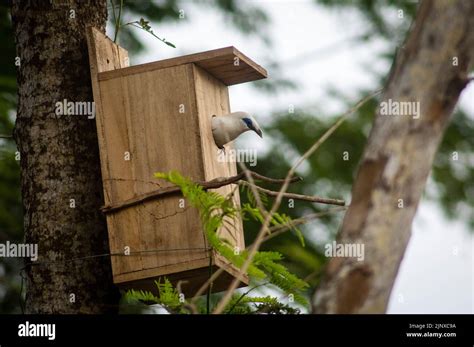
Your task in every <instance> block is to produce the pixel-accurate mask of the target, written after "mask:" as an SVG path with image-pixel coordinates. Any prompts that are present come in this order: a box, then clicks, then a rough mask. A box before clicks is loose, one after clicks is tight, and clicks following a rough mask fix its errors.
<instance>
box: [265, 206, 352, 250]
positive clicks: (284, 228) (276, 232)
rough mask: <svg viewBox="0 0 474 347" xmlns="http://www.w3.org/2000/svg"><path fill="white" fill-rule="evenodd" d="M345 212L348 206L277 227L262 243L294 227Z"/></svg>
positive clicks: (313, 214)
mask: <svg viewBox="0 0 474 347" xmlns="http://www.w3.org/2000/svg"><path fill="white" fill-rule="evenodd" d="M345 210H347V207H346V206H339V207H333V208H330V209H328V210H327V211H323V212H317V213H310V214H308V215H306V216H304V217H301V218H297V219H293V220H292V221H291V223H288V224H283V225H276V226H274V227H271V228H270V229H269V235H267V236H265V237H264V239H263V240H262V243H263V242H266V241H268V240H270V239H272V238H274V237H276V236H279V235H281V234H283V233H285V232H287V231H288V230H290V229H292V228H293V227H295V226H297V225H301V224H306V223H308V222H309V221H311V220H313V219H317V218H321V217H324V216H327V215H329V214H331V213H333V212H340V211H345Z"/></svg>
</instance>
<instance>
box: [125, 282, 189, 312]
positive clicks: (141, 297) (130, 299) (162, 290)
mask: <svg viewBox="0 0 474 347" xmlns="http://www.w3.org/2000/svg"><path fill="white" fill-rule="evenodd" d="M155 285H156V287H157V290H158V296H155V295H153V293H151V292H146V291H143V290H134V289H131V290H129V291H127V292H126V293H125V295H124V297H123V301H124V303H125V304H128V305H134V304H137V303H143V304H146V305H161V306H163V308H165V309H166V310H168V312H171V313H186V310H185V309H184V300H180V297H179V292H178V290H177V289H176V288H174V287H173V285H172V284H171V282H170V281H169V280H168V279H167V278H165V279H164V281H163V283H160V282H159V281H155Z"/></svg>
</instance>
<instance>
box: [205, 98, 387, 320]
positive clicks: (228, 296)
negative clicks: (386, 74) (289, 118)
mask: <svg viewBox="0 0 474 347" xmlns="http://www.w3.org/2000/svg"><path fill="white" fill-rule="evenodd" d="M381 91H382V90H377V91H375V92H374V93H372V94H370V95H368V96H366V97H365V98H363V99H362V100H360V101H359V102H358V103H357V104H356V105H355V106H353V107H352V108H350V109H349V110H348V111H346V112H345V113H344V114H343V115H342V116H341V117H340V118H339V119H338V120H337V122H336V123H334V125H333V126H331V127H330V128H329V129H328V130H327V131H326V132H325V133H324V134H323V135H322V136H321V137H320V138H319V139H318V140H317V141H316V142H315V143H314V144H313V145H312V146H311V147H310V148H309V149H308V150H307V151H306V152H305V153H304V154H303V155H302V156H301V157H300V158H299V160H298V161H297V162H296V163H295V164H294V165H293V166H292V168H291V169H290V170H289V171H288V174H287V175H286V178H285V182H284V183H283V185H282V187H281V189H280V191H279V193H278V195H277V197H276V199H275V202H274V203H273V206H272V208H271V210H270V213H269V214H268V215H267V216H266V218H265V220H264V222H263V224H262V227H261V228H260V231H259V232H258V234H257V237H256V239H255V241H254V244H253V247H252V248H251V249H250V252H249V255H248V257H247V259H246V260H245V263H244V264H243V265H242V267H241V268H240V269H239V274H238V275H237V277H236V278H235V279H234V280H233V281H232V283H231V285H230V286H229V288H228V289H227V291H226V293H225V294H224V296H223V297H222V299H221V301H219V303H218V305H217V307H216V309H215V310H214V312H213V313H214V314H219V313H222V311H223V310H224V308H225V307H226V306H227V304H228V302H229V300H230V299H231V298H232V294H233V293H234V291H235V289H236V288H237V286H238V285H239V283H240V280H239V278H240V277H241V276H242V275H243V274H244V273H246V272H247V269H248V268H249V266H250V264H251V263H252V260H253V258H254V256H255V254H256V253H257V251H258V249H259V247H260V245H261V244H262V242H263V239H264V236H265V233H267V231H268V227H269V224H270V221H271V219H272V218H273V214H274V213H275V212H276V210H277V209H278V207H279V206H280V204H281V201H282V198H283V194H284V193H285V192H286V190H287V189H288V186H289V184H290V180H291V178H292V177H293V175H294V173H295V171H296V169H297V168H298V167H299V166H300V165H301V164H302V163H303V162H304V161H305V160H306V159H307V158H309V157H310V156H311V155H312V154H313V153H314V152H315V151H316V150H317V149H318V148H319V147H320V146H321V144H323V143H324V141H326V140H327V139H328V138H329V137H330V136H331V135H332V134H333V133H334V131H336V129H337V128H338V127H339V126H340V125H341V124H342V123H343V122H344V121H345V120H346V119H347V117H349V115H351V114H352V113H354V112H355V111H357V110H358V109H359V108H360V107H361V106H362V105H363V104H365V103H366V102H367V101H368V100H370V99H372V98H373V97H374V96H376V95H378V94H380V92H381Z"/></svg>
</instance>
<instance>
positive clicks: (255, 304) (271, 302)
mask: <svg viewBox="0 0 474 347" xmlns="http://www.w3.org/2000/svg"><path fill="white" fill-rule="evenodd" d="M225 313H227V314H258V313H266V314H299V313H300V310H298V309H295V308H293V307H291V306H289V305H286V304H283V303H281V302H279V301H278V299H277V298H275V297H272V296H244V295H240V296H239V295H234V296H233V297H232V300H231V301H230V302H229V304H228V305H227V308H226V310H225Z"/></svg>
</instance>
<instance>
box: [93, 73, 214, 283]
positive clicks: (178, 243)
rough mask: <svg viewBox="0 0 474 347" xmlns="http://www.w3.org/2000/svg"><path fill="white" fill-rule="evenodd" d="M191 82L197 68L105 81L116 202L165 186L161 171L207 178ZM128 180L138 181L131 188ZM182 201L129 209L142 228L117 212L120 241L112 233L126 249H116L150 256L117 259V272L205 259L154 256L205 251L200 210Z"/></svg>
mask: <svg viewBox="0 0 474 347" xmlns="http://www.w3.org/2000/svg"><path fill="white" fill-rule="evenodd" d="M191 82H192V67H191V65H181V66H176V67H171V68H168V69H161V70H154V71H149V72H146V73H141V74H134V75H127V76H123V77H119V78H117V79H113V80H104V81H100V89H101V95H102V102H103V103H104V105H105V106H104V109H105V116H104V118H105V119H106V121H107V129H106V130H105V132H104V136H105V137H106V138H108V139H113V140H110V141H109V142H110V146H109V147H107V151H108V153H109V156H110V158H111V160H112V162H111V163H109V170H110V176H111V178H112V180H113V187H115V188H116V189H114V190H113V191H112V198H111V199H112V201H115V202H117V201H124V200H126V199H129V198H131V197H133V196H136V195H141V194H144V193H148V192H150V191H152V190H155V189H156V188H158V187H160V186H161V187H166V186H169V185H170V184H169V183H167V182H164V181H158V180H156V179H154V177H153V174H154V173H155V172H157V171H161V172H168V171H171V170H176V171H179V172H181V173H182V174H184V175H186V176H187V177H190V178H191V179H193V180H199V181H202V180H204V168H203V162H202V158H201V156H200V153H201V149H200V148H201V142H200V134H199V122H198V118H197V114H196V113H197V112H196V102H195V98H194V93H193V86H192V84H191ZM181 106H182V107H183V110H184V112H183V113H181V112H180V110H181ZM125 143H127V144H129V147H128V151H130V154H131V160H130V161H128V162H127V163H126V166H124V161H123V159H122V158H121V157H120V155H121V153H123V151H124V150H125V148H124V144H125ZM130 181H131V182H133V186H131V187H130V186H129V182H130ZM180 199H182V197H181V196H167V197H163V198H162V199H159V200H155V201H149V202H146V203H144V204H141V205H138V206H135V207H133V208H129V209H126V210H127V211H133V213H132V215H128V216H127V218H131V219H133V220H134V223H135V224H136V225H137V227H136V228H130V222H129V221H125V220H123V219H121V217H122V216H124V215H123V214H119V215H118V218H117V223H115V224H114V230H113V233H114V234H118V235H120V238H118V237H117V236H114V238H115V239H116V240H117V242H120V244H114V245H113V248H114V249H123V247H124V246H125V245H131V244H133V245H134V247H133V248H132V249H131V251H132V252H133V251H137V250H143V251H144V250H146V251H150V252H147V253H144V254H142V255H141V256H140V257H137V256H133V257H130V258H129V257H119V258H118V259H116V260H115V262H118V263H122V264H120V266H119V268H120V269H121V270H120V271H119V272H117V274H120V275H121V274H124V273H128V272H136V271H139V270H142V269H153V268H161V267H167V266H170V265H172V264H181V263H191V261H192V260H193V259H199V258H202V257H203V254H204V253H205V252H204V251H202V252H201V253H200V254H198V253H196V252H195V251H188V252H186V251H183V252H165V253H160V252H158V251H157V252H153V250H170V249H184V248H189V249H195V248H202V249H206V248H207V246H206V243H205V238H204V235H203V232H202V226H201V222H200V218H199V214H198V211H197V210H195V209H192V208H190V206H188V203H187V202H185V206H184V208H183V207H181V206H180ZM128 213H130V212H128ZM123 218H125V217H123ZM125 226H126V227H125ZM137 242H138V245H137ZM204 256H206V255H205V254H204ZM117 278H118V277H117Z"/></svg>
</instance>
